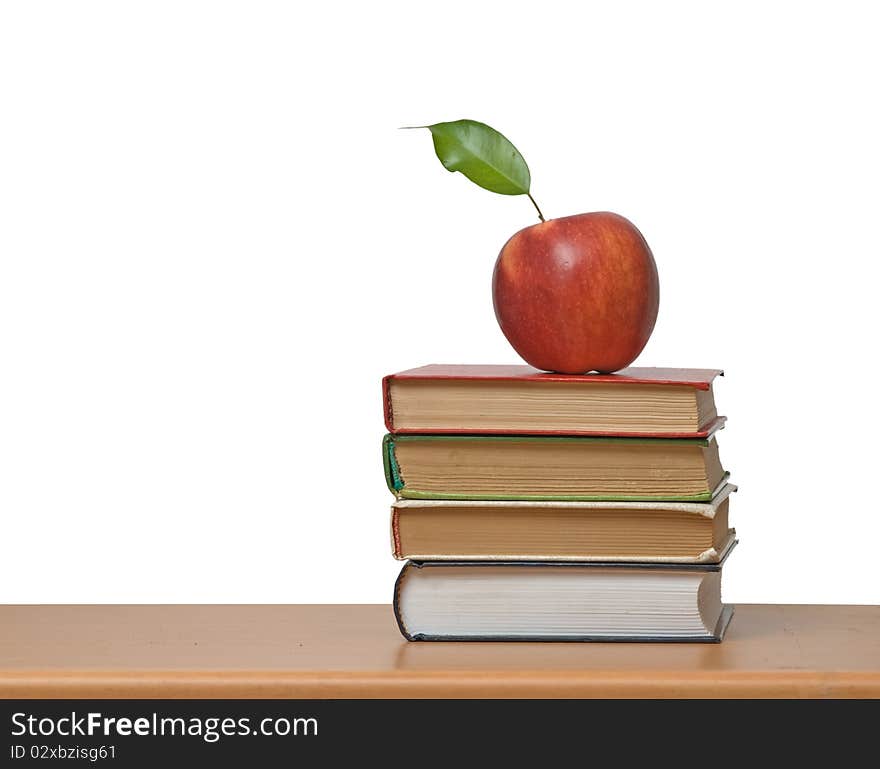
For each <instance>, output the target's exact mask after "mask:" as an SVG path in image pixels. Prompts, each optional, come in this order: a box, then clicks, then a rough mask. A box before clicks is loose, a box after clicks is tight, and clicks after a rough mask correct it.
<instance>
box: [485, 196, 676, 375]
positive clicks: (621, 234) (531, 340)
mask: <svg viewBox="0 0 880 769" xmlns="http://www.w3.org/2000/svg"><path fill="white" fill-rule="evenodd" d="M492 298H493V301H494V303H495V317H497V318H498V323H499V324H500V326H501V330H502V331H503V332H504V336H506V337H507V340H508V341H509V342H510V344H511V345H513V349H514V350H516V351H517V352H518V353H519V354H520V356H521V357H522V358H523V359H524V360H525V361H526V362H527V363H529V364H530V365H532V366H534V367H535V368H539V369H543V370H545V371H558V372H561V373H564V374H583V373H586V372H588V371H598V372H601V373H610V372H612V371H617V370H618V369H622V368H624V367H625V366H628V365H629V364H630V363H632V362H633V361H634V360H635V359H636V357H637V356H638V354H639V353H640V352H641V351H642V349H643V348H644V346H645V344H646V343H647V341H648V338H649V337H650V336H651V331H653V330H654V322H655V321H656V320H657V308H658V306H659V303H660V285H659V282H658V280H657V265H656V264H655V263H654V256H653V255H652V254H651V249H650V248H648V244H647V243H646V242H645V239H644V238H643V237H642V234H641V233H640V232H639V231H638V230H637V229H636V228H635V226H634V225H633V224H632V223H631V222H630V221H628V220H627V219H624V218H623V217H622V216H618V215H617V214H612V213H606V212H601V213H592V214H579V215H577V216H566V217H564V218H562V219H550V220H548V221H546V222H541V223H540V224H535V225H533V226H532V227H526V228H525V229H524V230H520V231H519V232H517V233H516V234H515V235H514V236H513V237H512V238H511V239H510V240H508V241H507V243H505V245H504V248H502V249H501V253H500V254H499V255H498V261H497V262H496V263H495V272H494V274H493V276H492Z"/></svg>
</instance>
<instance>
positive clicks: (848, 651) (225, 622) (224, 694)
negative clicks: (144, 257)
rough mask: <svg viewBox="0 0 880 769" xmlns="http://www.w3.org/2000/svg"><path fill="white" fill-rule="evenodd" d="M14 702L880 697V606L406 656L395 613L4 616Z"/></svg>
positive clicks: (193, 608) (296, 608)
mask: <svg viewBox="0 0 880 769" xmlns="http://www.w3.org/2000/svg"><path fill="white" fill-rule="evenodd" d="M0 628H2V633H0V697H4V698H12V697H15V698H27V697H47V698H60V697H65V698H301V699H321V698H360V697H411V698H421V697H428V698H434V697H541V698H543V697H816V696H831V697H880V606H780V605H769V604H768V605H759V604H755V605H741V606H737V608H736V614H735V615H734V618H733V621H732V623H731V626H730V629H729V631H728V633H727V637H726V638H725V640H724V642H723V643H721V644H608V643H588V644H572V643H543V644H537V643H468V644H465V643H407V642H406V641H404V640H403V639H402V638H401V636H400V635H399V633H398V631H397V627H396V625H395V623H394V618H393V616H392V613H391V607H390V606H384V605H343V604H340V605H293V606H284V605H246V606H239V605H235V606H224V605H168V606H165V605H162V606H155V605H133V606H108V605H96V606H70V605H58V606H16V605H12V606H0Z"/></svg>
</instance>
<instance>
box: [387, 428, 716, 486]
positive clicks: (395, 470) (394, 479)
mask: <svg viewBox="0 0 880 769" xmlns="http://www.w3.org/2000/svg"><path fill="white" fill-rule="evenodd" d="M414 440H421V441H424V440H442V441H461V440H515V441H538V442H548V441H550V442H554V441H594V442H596V441H601V442H619V441H624V442H629V443H658V442H659V443H676V444H681V443H682V442H686V443H693V444H695V445H700V446H708V445H709V439H706V438H624V437H592V436H590V437H587V436H584V437H572V436H527V437H519V436H509V435H486V436H484V435H397V436H395V435H391V434H390V433H389V434H387V435H386V436H385V437H384V438H383V439H382V465H383V467H384V469H385V482H386V484H387V485H388V490H389V491H390V492H391V493H392V494H394V495H395V496H398V497H402V498H403V499H458V500H469V499H470V500H474V501H479V502H491V501H499V502H509V501H516V500H523V501H536V502H543V501H546V502H710V501H711V500H712V491H713V490H712V489H709V490H708V491H705V492H701V493H699V494H682V495H678V496H674V497H669V496H664V495H662V494H660V495H656V494H653V495H652V494H627V495H610V496H609V495H587V496H584V495H570V494H557V495H543V494H538V495H534V494H518V495H517V494H453V493H438V492H427V491H415V490H413V489H407V488H406V483H405V481H404V480H403V476H402V475H401V473H400V466H399V465H398V464H397V458H396V457H395V456H394V443H395V441H414ZM729 477H730V473H729V472H725V473H724V477H723V479H722V483H723V482H725V481H726V480H727V479H728V478H729Z"/></svg>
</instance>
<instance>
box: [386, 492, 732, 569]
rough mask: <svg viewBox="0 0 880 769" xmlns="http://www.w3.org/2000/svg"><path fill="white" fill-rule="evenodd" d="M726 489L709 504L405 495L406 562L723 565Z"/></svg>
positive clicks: (727, 537)
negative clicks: (536, 500)
mask: <svg viewBox="0 0 880 769" xmlns="http://www.w3.org/2000/svg"><path fill="white" fill-rule="evenodd" d="M734 491H736V486H733V485H732V484H725V485H724V487H723V488H722V489H721V490H720V491H719V492H718V493H717V494H716V495H715V496H714V497H713V498H712V500H711V501H709V502H705V503H695V502H531V501H470V500H462V501H459V500H420V499H399V500H397V501H396V502H395V503H394V505H393V506H392V508H391V543H392V551H393V553H394V557H395V558H397V559H399V560H405V559H408V558H409V559H413V560H426V561H429V560H453V561H471V560H473V561H643V562H654V563H717V562H718V561H719V560H721V558H722V557H723V555H724V553H725V551H726V550H727V549H728V548H729V547H730V545H731V543H732V542H733V540H734V538H735V534H736V533H735V531H734V530H733V529H731V528H730V527H729V507H730V495H731V493H732V492H734Z"/></svg>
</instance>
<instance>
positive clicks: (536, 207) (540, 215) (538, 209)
mask: <svg viewBox="0 0 880 769" xmlns="http://www.w3.org/2000/svg"><path fill="white" fill-rule="evenodd" d="M526 195H528V196H529V200H531V201H532V205H533V206H534V207H535V210H536V211H537V212H538V218H539V219H540V220H541V221H542V222H543V221H546V219H544V214H542V213H541V209H540V208H538V204H537V203H536V202H535V199H534V198H533V197H532V193H531V192H527V193H526Z"/></svg>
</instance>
